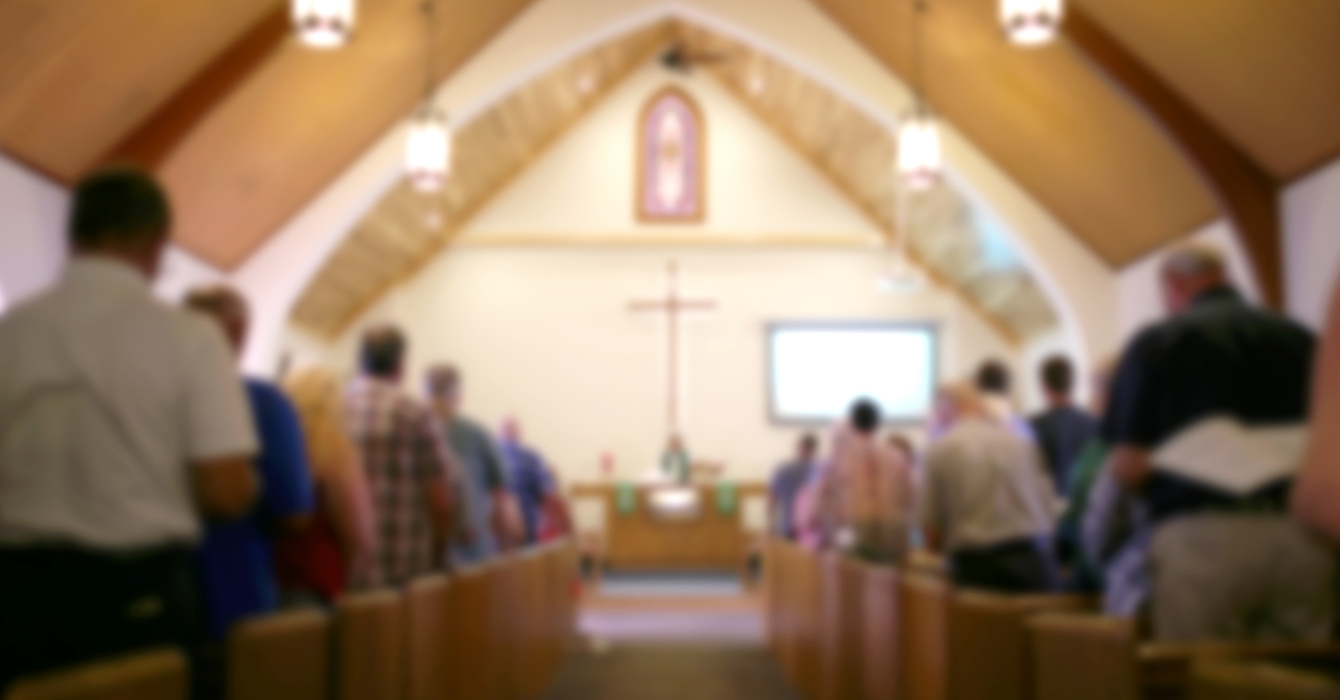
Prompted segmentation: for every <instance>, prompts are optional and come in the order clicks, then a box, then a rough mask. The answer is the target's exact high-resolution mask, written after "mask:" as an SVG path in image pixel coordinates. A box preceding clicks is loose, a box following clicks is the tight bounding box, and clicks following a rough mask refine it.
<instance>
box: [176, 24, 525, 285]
mask: <svg viewBox="0 0 1340 700" xmlns="http://www.w3.org/2000/svg"><path fill="white" fill-rule="evenodd" d="M530 1H531V0H495V1H494V2H488V3H479V2H471V1H470V0H443V1H441V2H438V12H439V14H440V16H441V18H442V20H441V21H439V22H437V27H438V30H439V34H438V36H437V37H436V41H435V45H436V51H437V56H436V66H437V70H438V75H437V76H436V79H437V80H441V79H442V78H444V77H446V76H448V75H450V74H451V73H452V72H454V71H455V70H456V69H457V68H458V67H459V66H460V65H461V64H462V63H464V61H465V60H466V59H468V58H469V57H470V56H471V55H472V54H473V53H474V52H475V51H476V50H477V49H478V48H479V47H481V46H483V44H484V43H485V42H487V41H488V40H489V39H491V38H492V37H493V36H494V35H496V34H497V33H498V31H500V30H501V29H502V28H503V27H504V26H505V25H506V24H507V23H508V22H509V21H510V20H511V19H512V17H514V16H515V15H516V13H517V12H519V11H521V10H522V9H524V8H525V7H526V6H527V5H528V4H529V3H530ZM420 5H421V3H420V2H418V0H382V1H380V2H376V3H363V4H362V6H361V7H360V16H359V24H358V28H357V34H356V36H355V38H354V40H353V41H352V42H350V44H349V45H348V46H346V47H344V48H343V49H341V50H340V51H335V52H320V51H312V50H309V49H307V48H305V47H302V46H299V45H297V44H296V42H289V43H287V44H285V45H284V46H283V47H281V48H280V50H279V51H278V52H276V53H275V55H274V56H273V57H271V58H270V60H268V61H266V62H265V63H264V65H262V66H261V67H260V69H259V70H257V71H256V72H254V73H253V74H252V75H251V76H250V78H249V79H248V80H247V81H246V82H245V83H243V84H242V85H241V86H240V87H239V88H238V89H237V90H235V91H233V93H232V94H231V95H230V96H229V98H228V99H226V100H224V101H223V103H222V104H220V105H219V106H218V108H216V109H215V110H213V111H212V112H211V113H210V114H209V115H208V117H207V118H206V119H204V120H203V121H201V122H200V124H199V125H198V126H197V127H196V128H195V129H194V130H193V131H192V133H191V134H190V135H189V136H188V137H187V138H185V139H184V140H183V141H182V142H181V144H180V145H179V146H178V147H177V148H176V149H175V150H174V151H173V153H172V154H171V155H170V156H169V157H168V158H167V159H166V160H165V161H164V164H163V167H162V168H161V170H160V175H161V176H162V178H163V179H164V181H165V182H166V184H167V186H168V188H169V189H170V190H171V191H172V194H173V196H174V198H175V200H176V202H177V204H178V206H179V208H180V210H181V226H180V230H181V231H182V234H181V236H180V243H181V245H183V247H185V248H187V249H188V250H191V251H192V252H193V253H195V254H197V255H199V256H200V257H202V258H204V259H205V260H207V261H209V262H211V263H213V264H215V265H217V266H219V267H222V268H224V269H232V268H234V267H236V266H237V265H239V264H240V263H241V262H242V261H244V260H245V259H246V258H247V257H248V256H249V255H250V254H251V252H252V251H254V250H255V249H256V248H257V247H258V246H259V245H260V244H261V243H263V242H264V241H265V240H266V239H267V238H268V237H269V236H270V235H272V234H273V233H274V232H275V231H277V230H278V229H279V227H280V226H281V225H282V224H283V223H284V222H285V221H287V220H288V219H289V218H290V217H291V216H292V215H293V214H294V213H295V212H296V211H298V209H299V208H301V207H302V206H303V205H305V204H306V203H307V202H308V201H310V200H311V199H312V198H313V197H314V196H315V195H316V194H317V193H319V192H320V191H321V189H322V188H324V187H325V186H326V185H327V184H328V183H329V182H330V181H331V180H332V179H333V178H334V177H335V176H337V175H338V174H339V173H340V172H342V171H343V170H344V169H345V168H346V167H348V165H349V164H350V163H352V162H353V161H354V159H356V158H357V157H358V156H359V155H360V154H361V153H363V152H364V151H366V150H367V148H368V147H370V146H371V145H372V144H374V143H375V142H376V140H377V139H378V138H380V137H381V136H382V135H383V134H385V133H386V132H387V131H388V130H389V129H390V128H391V127H392V126H393V125H394V124H395V123H396V122H397V121H399V120H400V119H402V118H403V117H404V116H405V115H407V114H409V113H410V112H412V110H413V109H414V108H415V106H416V105H417V104H418V102H419V101H420V99H421V98H422V95H423V93H422V86H423V80H424V76H423V66H424V47H423V41H422V39H421V37H423V36H424V29H423V28H424V20H423V17H422V14H421V12H420Z"/></svg>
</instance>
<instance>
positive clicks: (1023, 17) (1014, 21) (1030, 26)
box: [1000, 0, 1065, 46]
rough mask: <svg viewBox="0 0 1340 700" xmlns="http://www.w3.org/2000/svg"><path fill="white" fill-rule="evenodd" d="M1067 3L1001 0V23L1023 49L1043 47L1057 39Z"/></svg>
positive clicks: (1042, 0) (1010, 36)
mask: <svg viewBox="0 0 1340 700" xmlns="http://www.w3.org/2000/svg"><path fill="white" fill-rule="evenodd" d="M1064 15H1065V0H1000V24H1001V26H1002V27H1004V28H1005V35H1006V36H1008V37H1009V39H1010V41H1011V42H1013V43H1015V44H1018V45H1019V46H1041V45H1042V44H1046V43H1048V42H1050V41H1051V40H1052V39H1055V38H1056V34H1057V32H1059V31H1060V30H1061V20H1062V19H1063V18H1064Z"/></svg>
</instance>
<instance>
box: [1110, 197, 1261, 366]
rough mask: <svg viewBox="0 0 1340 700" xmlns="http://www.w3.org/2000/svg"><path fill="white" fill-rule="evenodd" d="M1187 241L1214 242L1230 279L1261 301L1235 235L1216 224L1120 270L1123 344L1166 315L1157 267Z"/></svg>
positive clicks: (1119, 320) (1224, 225)
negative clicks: (1174, 248)
mask: <svg viewBox="0 0 1340 700" xmlns="http://www.w3.org/2000/svg"><path fill="white" fill-rule="evenodd" d="M1189 241H1205V242H1209V243H1213V244H1214V245H1216V246H1218V247H1219V248H1220V249H1221V250H1223V251H1224V253H1225V255H1226V256H1227V257H1228V266H1229V277H1230V278H1231V279H1232V280H1233V282H1234V283H1235V284H1236V285H1237V286H1238V289H1240V290H1241V291H1242V292H1243V293H1244V294H1245V295H1246V296H1247V298H1248V299H1250V300H1251V301H1253V302H1256V301H1259V300H1260V298H1261V295H1260V291H1259V290H1260V288H1259V287H1258V286H1257V282H1256V276H1255V274H1254V273H1253V272H1252V268H1251V264H1250V262H1249V261H1248V258H1247V255H1246V253H1245V252H1244V251H1243V248H1242V245H1241V244H1239V243H1238V239H1237V236H1236V235H1234V233H1233V230H1232V229H1231V228H1229V226H1228V224H1227V223H1225V222H1224V221H1216V222H1214V223H1211V224H1209V225H1207V226H1204V227H1202V228H1200V229H1198V230H1196V231H1193V232H1192V233H1191V234H1189V235H1188V236H1187V237H1186V238H1184V239H1182V241H1179V242H1177V243H1171V244H1169V245H1167V246H1164V247H1163V248H1162V249H1160V250H1159V251H1156V252H1154V253H1151V254H1150V255H1147V256H1145V257H1144V258H1141V259H1140V260H1139V261H1137V262H1134V263H1132V264H1130V265H1127V266H1126V267H1124V268H1122V270H1121V273H1120V276H1119V277H1118V282H1117V287H1118V297H1117V324H1118V328H1119V329H1120V333H1121V338H1122V340H1123V342H1124V341H1126V340H1129V339H1130V337H1131V336H1132V335H1134V334H1135V333H1136V332H1138V331H1139V330H1140V329H1141V328H1143V327H1144V326H1146V325H1148V324H1150V323H1153V322H1155V321H1159V320H1161V319H1163V318H1165V317H1166V316H1167V314H1166V312H1165V310H1164V308H1163V299H1162V297H1161V296H1160V291H1159V267H1160V265H1161V264H1162V262H1163V255H1164V254H1165V253H1166V252H1167V251H1168V250H1169V249H1171V248H1173V247H1175V246H1176V245H1178V244H1179V243H1183V242H1189ZM1096 359H1099V360H1101V358H1096Z"/></svg>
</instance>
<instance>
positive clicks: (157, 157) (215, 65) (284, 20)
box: [103, 2, 290, 170]
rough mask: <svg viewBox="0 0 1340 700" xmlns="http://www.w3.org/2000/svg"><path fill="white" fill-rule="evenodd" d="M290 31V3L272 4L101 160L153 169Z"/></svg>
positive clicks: (279, 44) (259, 64)
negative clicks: (272, 7) (271, 7)
mask: <svg viewBox="0 0 1340 700" xmlns="http://www.w3.org/2000/svg"><path fill="white" fill-rule="evenodd" d="M289 32H290V29H289V13H288V3H285V2H276V3H275V7H274V9H272V10H271V11H269V12H267V13H266V14H265V15H264V16H263V17H261V19H260V20H258V21H257V22H256V23H255V24H253V25H252V26H251V27H250V28H249V29H247V31H246V32H245V33H244V34H243V35H242V36H241V37H239V38H238V39H237V40H236V41H234V42H233V43H232V45H230V46H229V47H228V48H227V49H225V50H224V51H223V53H221V54H219V55H218V56H217V57H216V58H215V59H214V60H213V61H211V62H210V63H209V65H207V66H205V68H204V69H203V70H201V71H200V72H199V73H197V74H196V75H195V77H193V78H192V79H191V81H190V82H188V83H187V84H186V86H185V87H183V88H182V89H181V90H178V91H177V93H176V94H175V95H173V96H172V98H171V99H169V100H168V101H167V102H165V103H164V104H163V106H162V107H160V108H159V109H158V110H157V111H156V112H154V113H153V114H151V115H149V117H148V118H147V119H145V120H144V121H143V122H141V123H140V125H139V126H138V127H137V128H136V129H135V130H134V131H133V132H131V134H130V135H129V136H127V137H126V138H125V139H124V140H122V141H121V143H119V144H117V145H116V147H115V148H113V149H112V150H111V151H109V152H108V153H107V156H106V157H105V158H104V159H103V162H131V163H135V164H137V165H139V166H140V167H143V168H147V169H149V170H153V169H156V168H157V167H158V166H159V164H161V163H162V162H163V161H164V160H165V159H166V158H167V157H168V156H169V155H171V153H172V151H173V149H175V148H176V147H177V145H178V144H179V143H181V141H182V140H183V139H185V138H186V136H187V135H189V134H190V133H191V131H192V130H193V129H194V128H195V127H196V125H197V124H199V123H200V122H201V121H202V120H203V119H204V118H205V117H206V116H208V115H209V113H210V112H211V111H213V109H214V108H215V107H216V106H218V105H219V104H220V103H222V102H223V101H224V100H225V99H227V98H228V96H229V95H230V94H232V93H233V91H234V90H235V89H237V87H238V86H239V85H241V84H242V82H243V81H245V80H246V79H247V77H248V76H250V75H251V74H252V73H253V72H254V71H255V70H256V69H257V68H259V67H260V66H261V64H263V63H264V62H265V60H266V59H267V58H269V57H270V55H271V54H273V53H274V51H275V49H277V48H279V47H280V46H281V45H282V44H283V43H284V41H285V40H286V39H287V38H288V36H289Z"/></svg>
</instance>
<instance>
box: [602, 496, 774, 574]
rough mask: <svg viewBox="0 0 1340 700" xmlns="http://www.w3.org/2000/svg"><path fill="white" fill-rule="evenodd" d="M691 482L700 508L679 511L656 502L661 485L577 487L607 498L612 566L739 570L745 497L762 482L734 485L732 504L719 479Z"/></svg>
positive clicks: (745, 547)
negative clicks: (673, 513) (724, 500)
mask: <svg viewBox="0 0 1340 700" xmlns="http://www.w3.org/2000/svg"><path fill="white" fill-rule="evenodd" d="M687 488H693V489H696V490H697V492H698V499H699V508H698V509H697V512H695V513H693V514H691V515H686V516H678V517H669V516H667V515H665V514H664V513H662V512H658V510H657V509H656V508H655V507H654V505H653V503H652V494H653V493H654V492H655V491H656V490H657V487H649V486H624V487H620V486H617V485H613V484H598V485H588V486H584V487H582V488H580V489H579V492H580V495H583V496H588V497H590V496H596V497H599V498H600V499H601V500H602V502H603V504H604V519H605V536H604V552H603V558H604V562H605V565H606V567H607V568H608V569H609V570H611V571H738V570H739V569H740V568H741V567H742V566H743V565H744V562H745V558H746V556H747V555H748V553H749V534H748V532H747V531H746V529H745V517H744V510H745V508H744V501H745V498H746V497H747V496H750V495H754V494H755V493H756V492H757V491H759V490H760V486H758V485H740V486H735V487H733V489H732V491H733V495H732V496H731V498H730V499H729V500H731V501H732V502H733V503H732V505H731V507H729V508H723V507H722V506H721V504H720V503H719V502H718V495H719V494H718V487H717V486H715V485H709V484H700V485H696V486H691V487H687ZM621 490H622V491H623V493H621ZM630 490H631V493H629V491H630Z"/></svg>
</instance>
